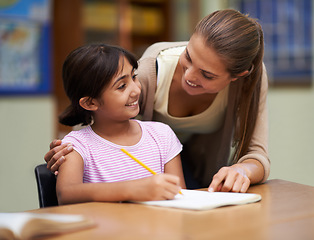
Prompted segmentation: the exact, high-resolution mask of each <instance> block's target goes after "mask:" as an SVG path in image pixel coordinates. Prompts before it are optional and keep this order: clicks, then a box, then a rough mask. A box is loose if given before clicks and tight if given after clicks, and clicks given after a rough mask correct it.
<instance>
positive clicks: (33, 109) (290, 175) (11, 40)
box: [0, 0, 314, 212]
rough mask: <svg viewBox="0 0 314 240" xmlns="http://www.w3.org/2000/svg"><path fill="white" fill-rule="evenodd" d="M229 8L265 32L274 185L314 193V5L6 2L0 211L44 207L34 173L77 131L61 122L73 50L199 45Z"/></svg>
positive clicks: (295, 0)
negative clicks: (56, 144) (208, 21)
mask: <svg viewBox="0 0 314 240" xmlns="http://www.w3.org/2000/svg"><path fill="white" fill-rule="evenodd" d="M225 8H234V9H238V10H240V11H241V12H243V13H248V14H249V15H250V16H252V17H255V18H258V19H259V20H260V23H261V24H262V27H263V29H264V32H265V64H266V67H267V70H268V74H269V81H270V87H269V94H268V108H269V127H270V129H269V155H270V159H271V162H272V167H271V175H270V179H274V178H279V179H284V180H288V181H294V182H297V183H302V184H307V185H311V186H314V174H313V170H314V161H313V159H314V157H313V155H312V154H313V149H314V126H313V124H314V90H313V84H312V82H313V61H312V60H313V47H312V46H313V17H312V15H313V14H312V12H313V0H116V1H113V0H0V136H1V138H0V195H1V197H0V211H1V212H11V211H24V210H29V209H34V208H38V207H39V205H38V197H37V186H36V181H35V175H34V168H35V166H36V165H38V164H41V163H44V159H43V157H44V155H45V153H46V152H47V151H48V150H49V144H50V142H51V141H52V140H53V139H54V138H61V137H62V136H63V135H64V134H66V133H67V132H69V131H70V130H71V129H69V128H66V127H63V126H61V125H59V124H58V122H57V116H58V114H59V113H60V112H61V111H63V110H64V109H65V107H66V106H67V105H68V100H67V98H66V97H65V94H64V93H63V87H62V79H61V67H62V64H63V61H64V59H65V57H66V56H67V54H68V53H69V52H70V51H71V50H73V49H74V48H76V47H78V46H80V45H82V44H84V43H90V42H106V43H111V44H118V45H121V46H123V47H124V48H127V49H128V50H130V51H132V52H134V53H135V54H136V55H137V56H138V57H140V56H141V54H142V53H143V51H144V50H145V49H146V48H147V47H148V46H149V45H151V44H152V43H154V42H158V41H183V40H184V41H185V40H189V37H190V34H191V32H192V31H193V28H194V26H195V25H196V23H197V22H198V21H199V20H200V19H201V18H202V17H204V16H206V15H207V14H209V13H211V12H212V11H215V10H217V9H225Z"/></svg>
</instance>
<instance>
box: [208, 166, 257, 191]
mask: <svg viewBox="0 0 314 240" xmlns="http://www.w3.org/2000/svg"><path fill="white" fill-rule="evenodd" d="M250 183H251V181H250V179H249V178H248V176H247V173H246V169H245V168H244V167H243V166H241V163H239V164H235V165H232V166H230V167H222V168H221V169H220V170H219V171H218V173H216V174H215V175H214V177H213V180H212V182H211V184H210V185H209V187H208V191H210V192H241V193H245V192H246V191H247V190H248V188H249V186H250Z"/></svg>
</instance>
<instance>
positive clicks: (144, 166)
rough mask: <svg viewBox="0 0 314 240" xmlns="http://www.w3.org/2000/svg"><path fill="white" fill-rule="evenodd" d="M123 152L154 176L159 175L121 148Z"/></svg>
mask: <svg viewBox="0 0 314 240" xmlns="http://www.w3.org/2000/svg"><path fill="white" fill-rule="evenodd" d="M121 151H122V152H124V153H125V154H126V155H128V156H129V157H130V158H132V159H133V160H134V161H135V162H137V163H138V164H140V165H141V166H142V167H143V168H145V169H147V170H148V171H149V172H151V173H152V174H153V175H156V174H157V173H156V172H155V171H153V170H152V169H150V168H149V167H147V166H146V165H145V164H144V163H142V162H141V161H140V160H138V159H137V158H136V157H134V156H133V155H132V154H131V153H129V152H128V151H127V150H125V149H124V148H121ZM179 193H180V194H182V192H181V191H180V192H179Z"/></svg>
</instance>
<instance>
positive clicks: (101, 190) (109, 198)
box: [56, 151, 181, 204]
mask: <svg viewBox="0 0 314 240" xmlns="http://www.w3.org/2000/svg"><path fill="white" fill-rule="evenodd" d="M83 171H84V163H83V159H82V157H81V156H80V154H79V153H77V152H76V151H73V152H71V153H69V154H68V155H67V156H66V161H65V162H64V163H63V164H62V165H61V166H60V167H59V174H58V177H57V186H56V190H57V196H58V201H59V204H69V203H78V202H90V201H101V202H115V201H148V200H165V199H173V198H174V196H175V195H176V194H177V193H178V192H179V191H180V187H179V185H180V181H181V179H180V178H179V177H178V176H174V175H171V174H158V175H154V176H152V177H147V178H142V179H137V180H132V181H123V182H113V183H105V182H103V183H83Z"/></svg>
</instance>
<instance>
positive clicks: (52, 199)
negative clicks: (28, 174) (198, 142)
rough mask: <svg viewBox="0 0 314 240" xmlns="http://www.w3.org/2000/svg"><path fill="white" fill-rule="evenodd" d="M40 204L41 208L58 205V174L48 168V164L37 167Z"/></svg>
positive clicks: (36, 174)
mask: <svg viewBox="0 0 314 240" xmlns="http://www.w3.org/2000/svg"><path fill="white" fill-rule="evenodd" d="M35 176H36V182H37V189H38V199H39V206H40V207H41V208H44V207H51V206H58V199H57V194H56V176H55V175H54V174H53V173H52V172H51V171H50V170H48V169H47V164H46V163H45V164H40V165H37V166H36V167H35Z"/></svg>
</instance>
